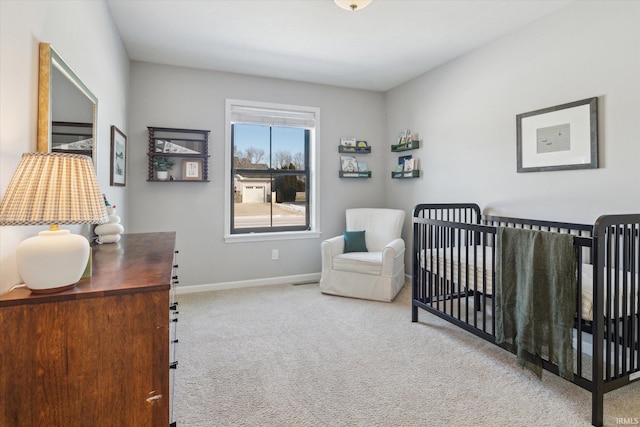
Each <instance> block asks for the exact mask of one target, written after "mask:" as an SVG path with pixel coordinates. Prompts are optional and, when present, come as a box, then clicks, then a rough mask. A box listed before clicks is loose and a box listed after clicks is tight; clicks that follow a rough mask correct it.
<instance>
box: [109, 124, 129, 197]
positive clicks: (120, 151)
mask: <svg viewBox="0 0 640 427" xmlns="http://www.w3.org/2000/svg"><path fill="white" fill-rule="evenodd" d="M110 165H111V172H110V174H109V175H110V185H111V186H114V187H124V186H126V184H127V136H126V135H125V134H124V132H122V131H121V130H120V129H118V128H117V127H116V126H114V125H111V162H110Z"/></svg>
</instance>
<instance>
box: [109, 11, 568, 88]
mask: <svg viewBox="0 0 640 427" xmlns="http://www.w3.org/2000/svg"><path fill="white" fill-rule="evenodd" d="M107 3H108V5H109V7H110V9H111V12H112V14H113V18H114V21H115V23H116V26H117V27H118V30H119V32H120V35H121V37H122V40H123V42H124V45H125V48H126V50H127V53H128V55H129V57H130V59H131V60H137V61H145V62H153V63H160V64H169V65H179V66H185V67H192V68H201V69H208V70H217V71H227V72H233V73H242V74H251V75H257V76H265V77H275V78H282V79H288V80H297V81H305V82H312V83H321V84H329V85H335V86H342V87H349V88H357V89H366V90H374V91H386V90H389V89H391V88H393V87H395V86H397V85H400V84H402V83H404V82H406V81H408V80H410V79H412V78H414V77H417V76H419V75H421V74H423V73H425V72H427V71H429V70H431V69H433V68H435V67H438V66H439V65H441V64H443V63H445V62H448V61H450V60H452V59H454V58H456V57H458V56H460V55H463V54H465V53H467V52H469V51H472V50H474V49H476V48H478V47H480V46H482V45H485V44H487V43H489V42H491V41H492V40H495V39H497V38H499V37H501V36H504V35H506V34H508V33H510V32H512V31H514V30H516V29H518V28H520V27H523V26H525V25H527V24H529V23H531V22H533V21H535V20H537V19H540V18H541V17H543V16H545V15H547V14H549V13H552V12H554V11H555V10H557V9H559V8H561V7H564V6H566V5H567V4H569V3H572V1H561V0H546V1H541V0H533V1H529V0H492V1H483V0H470V1H465V0H373V2H372V3H371V4H370V5H369V6H368V7H366V8H365V9H362V10H359V11H356V12H351V11H346V10H343V9H340V8H339V7H338V6H336V5H335V4H334V2H333V1H332V0H155V1H150V0H126V1H125V0H107Z"/></svg>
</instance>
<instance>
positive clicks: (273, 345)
mask: <svg viewBox="0 0 640 427" xmlns="http://www.w3.org/2000/svg"><path fill="white" fill-rule="evenodd" d="M410 295H411V289H410V286H409V285H406V286H405V287H404V288H403V290H402V291H401V293H400V294H399V295H398V297H397V298H396V300H395V301H394V302H393V303H391V304H389V303H380V302H372V301H363V300H357V299H350V298H341V297H335V296H328V295H322V294H321V293H320V291H319V290H318V285H317V284H310V285H299V286H293V285H282V286H266V287H258V288H245V289H238V290H226V291H215V292H208V293H200V294H187V295H181V296H180V297H179V301H180V321H179V324H178V326H179V327H178V338H179V340H180V342H179V344H178V347H177V359H178V361H179V367H178V369H177V371H176V372H175V375H176V376H175V399H174V414H175V418H176V420H177V422H178V426H589V425H591V423H590V420H591V395H590V394H589V393H588V392H587V391H585V390H583V389H581V388H579V387H577V386H575V385H573V384H571V383H569V382H567V381H564V380H562V379H560V378H558V377H556V376H554V375H552V374H549V373H547V372H545V373H544V374H543V377H542V380H539V379H538V378H537V377H535V376H534V375H533V374H531V373H530V372H529V371H525V370H523V369H521V368H520V367H518V366H517V365H516V363H515V356H513V355H512V354H510V353H508V352H506V351H504V350H502V349H500V348H498V347H496V346H494V345H492V344H489V343H487V342H485V341H483V340H481V339H479V338H477V337H475V336H473V335H472V334H469V333H467V332H465V331H462V330H460V329H458V328H456V327H455V326H453V325H450V324H449V323H447V322H445V321H443V320H441V319H439V318H437V317H435V316H433V315H430V314H427V313H425V312H424V311H421V312H420V321H419V322H418V323H411V309H410V305H411V303H410ZM635 417H639V418H640V383H639V382H636V383H634V384H631V385H629V386H627V387H624V388H622V389H618V390H615V391H612V392H610V393H607V394H606V395H605V423H606V425H611V426H613V425H617V424H622V422H621V421H623V420H618V419H617V418H626V419H627V421H629V420H628V419H629V418H635Z"/></svg>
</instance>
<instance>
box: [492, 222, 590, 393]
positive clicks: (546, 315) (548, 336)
mask: <svg viewBox="0 0 640 427" xmlns="http://www.w3.org/2000/svg"><path fill="white" fill-rule="evenodd" d="M576 262H577V261H576V253H575V249H574V247H573V236H571V235H569V234H562V233H553V232H546V231H537V230H525V229H518V228H510V227H498V229H497V239H496V292H495V295H494V298H495V302H496V313H495V319H496V334H495V335H496V342H497V344H499V345H502V346H504V347H505V348H507V349H509V350H511V351H513V352H515V353H516V354H517V356H518V363H519V364H520V365H521V366H523V367H526V368H528V369H531V370H532V371H533V372H535V373H536V375H538V376H542V359H547V360H549V361H550V362H552V363H554V364H556V365H558V368H559V374H560V376H561V377H563V378H567V379H569V380H572V379H573V345H572V343H573V337H572V329H573V322H574V314H575V310H576V286H577V285H576V267H577V266H576Z"/></svg>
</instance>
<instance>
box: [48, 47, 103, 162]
mask: <svg viewBox="0 0 640 427" xmlns="http://www.w3.org/2000/svg"><path fill="white" fill-rule="evenodd" d="M97 113H98V99H97V98H96V96H95V95H94V94H93V93H92V92H91V91H90V90H89V88H88V87H87V86H86V85H85V84H84V83H83V82H82V80H80V78H79V77H78V75H77V74H76V73H75V72H74V71H73V70H72V69H71V67H69V65H68V64H67V63H66V62H65V61H64V60H63V59H62V57H61V56H60V55H59V54H58V53H57V52H56V51H55V50H54V49H53V47H52V46H51V44H49V43H40V69H39V76H38V147H37V149H38V151H42V152H70V153H76V154H84V155H88V156H90V157H91V158H92V159H93V166H94V167H95V168H97V165H98V162H97V149H96V148H97V139H96V122H97V121H96V118H97Z"/></svg>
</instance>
